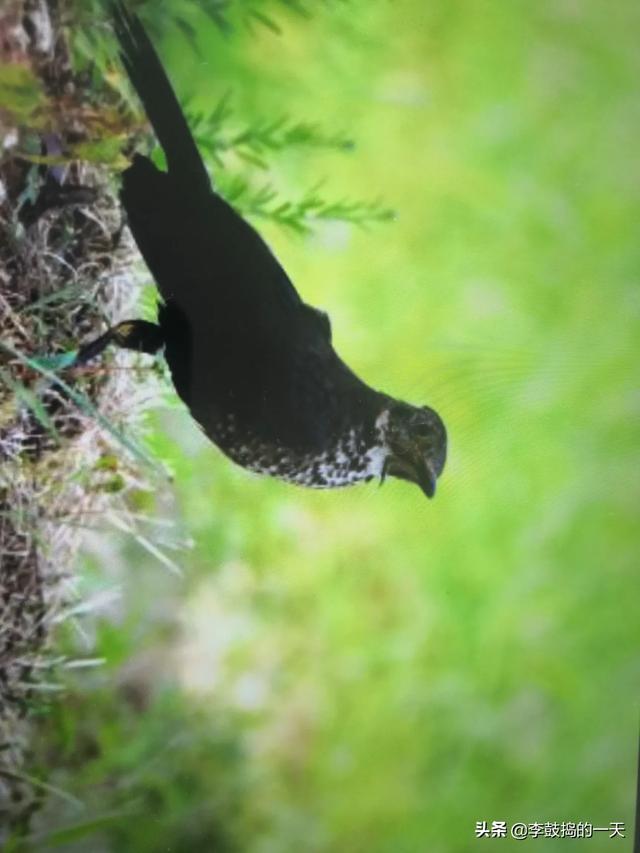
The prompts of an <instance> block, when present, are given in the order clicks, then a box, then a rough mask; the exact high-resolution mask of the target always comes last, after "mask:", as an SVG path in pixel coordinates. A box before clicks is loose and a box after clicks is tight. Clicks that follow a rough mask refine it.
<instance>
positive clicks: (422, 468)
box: [380, 454, 438, 498]
mask: <svg viewBox="0 0 640 853" xmlns="http://www.w3.org/2000/svg"><path fill="white" fill-rule="evenodd" d="M387 474H390V475H391V476H392V477H399V478H400V479H402V480H409V481H410V482H412V483H415V484H416V485H417V486H419V487H420V488H421V489H422V491H423V492H424V494H425V495H426V496H427V497H428V498H432V497H433V496H434V495H435V493H436V481H437V479H438V476H437V474H436V472H435V468H434V466H433V464H432V463H431V461H430V460H429V459H426V458H425V457H424V456H417V455H414V454H412V455H411V457H404V458H400V457H398V456H387V458H386V459H385V461H384V465H383V467H382V474H381V475H380V485H382V484H383V483H384V481H385V479H386V477H387Z"/></svg>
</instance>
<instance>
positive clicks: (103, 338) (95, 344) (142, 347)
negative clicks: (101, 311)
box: [73, 320, 164, 367]
mask: <svg viewBox="0 0 640 853" xmlns="http://www.w3.org/2000/svg"><path fill="white" fill-rule="evenodd" d="M109 344H115V345H116V346H119V347H123V348H124V349H132V350H136V351H137V352H146V353H148V354H149V355H155V354H156V353H157V352H158V350H160V349H161V348H162V346H163V345H164V338H163V336H162V331H161V329H160V326H157V325H156V324H155V323H148V322H147V321H146V320H125V321H123V322H122V323H118V325H117V326H112V327H111V328H110V329H108V330H107V331H106V332H105V333H104V334H103V335H100V337H99V338H96V339H95V341H90V342H89V343H88V344H85V345H84V346H82V347H80V349H79V350H78V354H77V356H76V359H75V362H74V365H73V366H74V367H77V366H79V365H82V364H86V363H87V362H88V361H91V359H94V358H96V356H98V355H100V354H101V353H102V352H103V351H104V350H105V349H106V348H107V347H108V346H109Z"/></svg>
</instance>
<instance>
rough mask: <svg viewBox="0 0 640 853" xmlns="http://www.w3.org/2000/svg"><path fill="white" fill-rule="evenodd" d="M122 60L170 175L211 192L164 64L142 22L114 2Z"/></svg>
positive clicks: (118, 3) (117, 2) (119, 3)
mask: <svg viewBox="0 0 640 853" xmlns="http://www.w3.org/2000/svg"><path fill="white" fill-rule="evenodd" d="M109 5H110V10H111V16H112V19H113V28H114V31H115V34H116V37H117V39H118V43H119V45H120V56H121V58H122V63H123V65H124V67H125V69H126V72H127V74H128V76H129V79H130V80H131V83H132V85H133V88H134V89H135V90H136V92H137V93H138V97H139V98H140V100H141V101H142V105H143V107H144V110H145V113H146V114H147V117H148V119H149V121H150V122H151V126H152V127H153V129H154V131H155V134H156V136H157V138H158V142H159V143H160V145H161V147H162V150H163V151H164V153H165V157H166V158H167V167H168V169H169V173H170V174H174V175H176V176H178V177H180V179H181V180H182V181H183V182H184V183H185V184H186V187H193V188H199V189H202V187H207V188H209V186H210V183H209V175H208V173H207V170H206V168H205V165H204V163H203V161H202V157H201V156H200V152H199V151H198V148H197V146H196V143H195V140H194V138H193V136H192V134H191V131H190V130H189V126H188V124H187V121H186V119H185V117H184V113H183V112H182V109H181V107H180V104H179V103H178V99H177V98H176V95H175V92H174V91H173V87H172V86H171V82H170V81H169V78H168V77H167V74H166V72H165V70H164V68H163V66H162V62H161V61H160V58H159V57H158V54H157V53H156V50H155V48H154V46H153V44H152V43H151V40H150V39H149V36H148V35H147V33H146V31H145V29H144V26H143V25H142V21H141V20H140V18H139V17H138V16H137V15H135V14H133V13H131V12H129V10H128V9H127V8H126V6H125V5H124V3H123V2H122V0H111V2H110V4H109Z"/></svg>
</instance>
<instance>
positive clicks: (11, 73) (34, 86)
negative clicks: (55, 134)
mask: <svg viewBox="0 0 640 853" xmlns="http://www.w3.org/2000/svg"><path fill="white" fill-rule="evenodd" d="M45 104H46V97H45V95H44V92H43V91H42V86H41V85H40V81H39V80H38V78H37V77H36V76H35V74H34V73H33V71H32V70H31V69H30V68H29V67H28V66H26V65H19V64H18V63H15V64H7V65H0V119H1V118H2V113H3V112H4V113H5V120H7V119H8V123H9V124H27V125H30V126H31V127H39V126H41V125H42V124H43V121H44V116H43V114H42V110H43V108H44V106H45Z"/></svg>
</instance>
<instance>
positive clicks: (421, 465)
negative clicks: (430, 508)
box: [414, 459, 438, 498]
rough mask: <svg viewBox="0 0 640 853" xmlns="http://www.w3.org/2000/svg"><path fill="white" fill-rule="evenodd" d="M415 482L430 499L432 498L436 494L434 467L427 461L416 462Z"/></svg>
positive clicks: (419, 460)
mask: <svg viewBox="0 0 640 853" xmlns="http://www.w3.org/2000/svg"><path fill="white" fill-rule="evenodd" d="M414 470H415V475H416V479H415V482H416V484H417V485H418V486H420V488H421V489H422V491H423V492H424V493H425V495H426V496H427V497H428V498H432V497H433V496H434V495H435V493H436V481H437V479H438V478H437V476H436V472H435V471H434V470H433V466H432V465H431V463H430V462H429V461H428V460H427V459H418V460H416V462H415V468H414Z"/></svg>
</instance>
